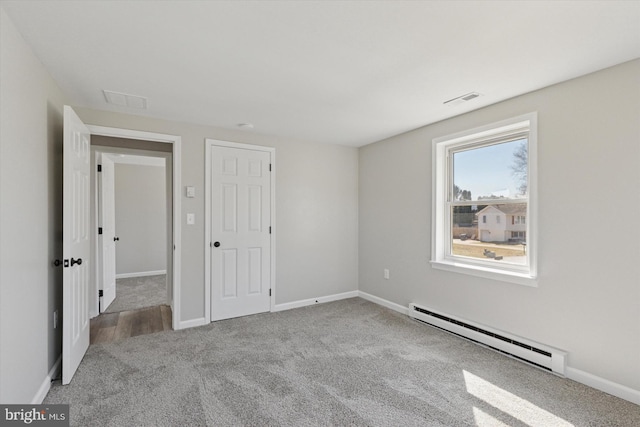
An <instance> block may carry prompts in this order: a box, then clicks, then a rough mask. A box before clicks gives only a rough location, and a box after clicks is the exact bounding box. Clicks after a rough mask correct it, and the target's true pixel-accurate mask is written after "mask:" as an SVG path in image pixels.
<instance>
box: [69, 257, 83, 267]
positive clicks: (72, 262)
mask: <svg viewBox="0 0 640 427" xmlns="http://www.w3.org/2000/svg"><path fill="white" fill-rule="evenodd" d="M75 264H78V265H82V258H78V259H73V258H71V267H73V266H74V265H75Z"/></svg>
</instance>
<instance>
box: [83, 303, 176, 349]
mask: <svg viewBox="0 0 640 427" xmlns="http://www.w3.org/2000/svg"><path fill="white" fill-rule="evenodd" d="M171 315H172V313H171V307H169V306H168V305H157V306H154V307H146V308H140V309H137V310H130V311H121V312H119V313H102V314H101V315H99V316H97V317H94V318H93V319H91V339H90V343H91V344H99V343H106V342H111V341H118V340H122V339H126V338H129V337H135V336H138V335H145V334H152V333H155V332H162V331H169V330H171Z"/></svg>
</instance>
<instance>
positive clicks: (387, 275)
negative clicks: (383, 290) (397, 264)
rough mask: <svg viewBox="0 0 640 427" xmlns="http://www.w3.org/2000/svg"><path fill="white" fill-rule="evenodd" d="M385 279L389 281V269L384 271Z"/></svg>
mask: <svg viewBox="0 0 640 427" xmlns="http://www.w3.org/2000/svg"><path fill="white" fill-rule="evenodd" d="M384 278H385V279H387V280H389V269H388V268H385V269H384Z"/></svg>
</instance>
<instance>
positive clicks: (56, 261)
mask: <svg viewBox="0 0 640 427" xmlns="http://www.w3.org/2000/svg"><path fill="white" fill-rule="evenodd" d="M53 265H55V266H56V267H60V266H61V265H62V261H60V260H59V259H57V260H55V261H53Z"/></svg>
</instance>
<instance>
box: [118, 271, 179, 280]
mask: <svg viewBox="0 0 640 427" xmlns="http://www.w3.org/2000/svg"><path fill="white" fill-rule="evenodd" d="M161 274H167V270H155V271H139V272H137V273H120V274H116V279H128V278H129V277H145V276H159V275H161Z"/></svg>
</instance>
